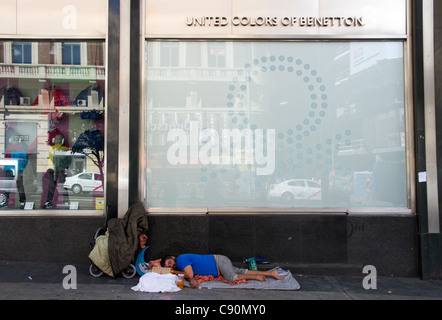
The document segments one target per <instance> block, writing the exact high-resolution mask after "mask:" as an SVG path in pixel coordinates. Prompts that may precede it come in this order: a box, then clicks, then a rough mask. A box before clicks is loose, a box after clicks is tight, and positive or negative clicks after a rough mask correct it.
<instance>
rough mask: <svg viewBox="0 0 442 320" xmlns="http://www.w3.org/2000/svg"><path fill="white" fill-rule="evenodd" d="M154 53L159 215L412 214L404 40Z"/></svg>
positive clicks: (151, 140)
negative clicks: (354, 210)
mask: <svg viewBox="0 0 442 320" xmlns="http://www.w3.org/2000/svg"><path fill="white" fill-rule="evenodd" d="M146 46H147V50H146V52H147V53H148V57H147V59H148V63H146V66H147V70H146V76H147V79H146V80H147V81H146V92H147V95H146V152H147V157H146V159H147V162H146V183H147V188H146V190H147V194H146V199H147V205H148V206H149V207H269V208H277V207H286V208H290V207H331V208H333V207H335V208H337V207H407V182H406V181H407V179H406V176H407V171H406V153H405V141H406V139H405V134H406V132H405V117H404V114H405V104H404V96H405V93H404V56H403V43H402V42H401V41H397V42H396V41H392V42H369V41H365V42H351V41H342V42H338V41H337V42H274V41H271V42H266V41H257V42H247V41H240V42H210V41H209V42H204V41H199V42H191V41H183V42H176V41H173V42H167V41H148V42H147V44H146ZM172 48H173V49H172ZM196 52H198V53H199V54H200V55H201V59H200V60H201V63H200V64H197V63H195V61H193V59H192V57H186V56H183V55H186V54H194V53H196ZM177 54H179V55H178V56H177ZM158 55H160V56H158ZM172 57H173V59H172ZM165 61H168V63H164V62H165ZM172 61H173V62H172ZM189 62H191V63H189ZM188 63H189V64H188Z"/></svg>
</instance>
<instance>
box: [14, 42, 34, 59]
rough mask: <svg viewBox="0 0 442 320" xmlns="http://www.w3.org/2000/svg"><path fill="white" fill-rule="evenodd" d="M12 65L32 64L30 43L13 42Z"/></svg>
mask: <svg viewBox="0 0 442 320" xmlns="http://www.w3.org/2000/svg"><path fill="white" fill-rule="evenodd" d="M13 63H28V64H29V63H32V45H31V43H30V42H14V44H13Z"/></svg>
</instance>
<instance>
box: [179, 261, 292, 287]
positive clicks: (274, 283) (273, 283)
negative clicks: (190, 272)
mask: <svg viewBox="0 0 442 320" xmlns="http://www.w3.org/2000/svg"><path fill="white" fill-rule="evenodd" d="M274 269H278V274H279V276H280V277H281V278H282V280H276V279H273V278H270V277H267V278H266V281H257V280H248V281H238V282H236V283H234V284H232V283H228V282H227V281H222V280H223V279H219V278H214V279H210V278H209V277H204V278H200V279H199V286H198V287H199V288H208V289H215V288H218V289H260V290H294V291H295V290H299V289H301V286H300V285H299V283H298V281H296V279H295V278H294V277H293V275H292V273H291V272H290V271H289V270H283V269H281V268H279V267H277V268H274ZM274 269H271V270H274ZM212 278H213V277H212ZM219 280H221V281H219ZM184 286H186V287H190V283H189V282H188V281H184Z"/></svg>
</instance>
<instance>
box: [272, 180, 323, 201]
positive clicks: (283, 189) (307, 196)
mask: <svg viewBox="0 0 442 320" xmlns="http://www.w3.org/2000/svg"><path fill="white" fill-rule="evenodd" d="M268 196H269V198H270V199H272V198H273V199H279V200H282V201H287V202H289V201H293V200H321V184H320V183H318V182H316V181H313V180H306V179H291V180H286V181H283V182H280V183H276V184H271V185H270V187H269V191H268Z"/></svg>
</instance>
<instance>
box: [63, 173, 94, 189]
mask: <svg viewBox="0 0 442 320" xmlns="http://www.w3.org/2000/svg"><path fill="white" fill-rule="evenodd" d="M63 188H65V189H69V190H71V191H72V192H73V193H75V194H80V193H82V192H94V191H95V192H103V181H102V179H101V175H100V174H99V173H94V172H83V173H80V174H77V175H75V176H72V177H67V178H66V181H65V183H64V185H63Z"/></svg>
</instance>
